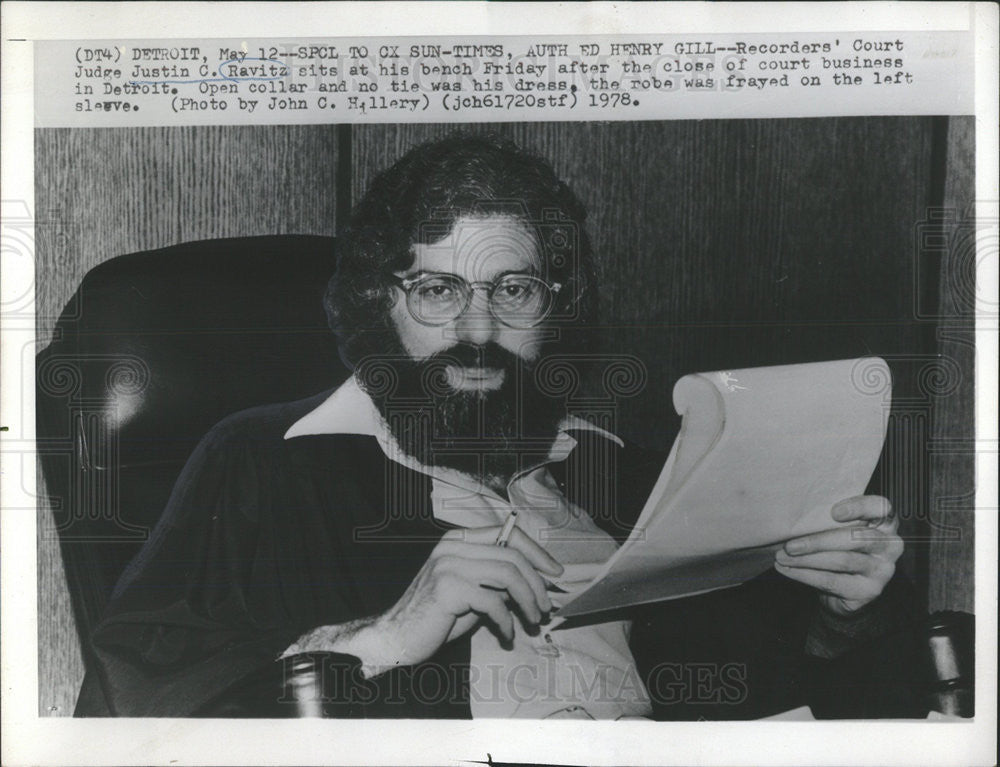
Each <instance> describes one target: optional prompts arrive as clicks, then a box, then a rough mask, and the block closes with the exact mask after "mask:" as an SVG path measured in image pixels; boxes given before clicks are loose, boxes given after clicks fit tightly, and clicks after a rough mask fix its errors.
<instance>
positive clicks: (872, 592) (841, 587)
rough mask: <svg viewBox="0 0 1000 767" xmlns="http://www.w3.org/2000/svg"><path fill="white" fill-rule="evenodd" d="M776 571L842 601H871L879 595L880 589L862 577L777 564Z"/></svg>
mask: <svg viewBox="0 0 1000 767" xmlns="http://www.w3.org/2000/svg"><path fill="white" fill-rule="evenodd" d="M774 567H775V569H776V570H777V571H778V572H779V573H781V574H782V575H784V576H786V577H788V578H791V579H792V580H793V581H799V583H804V584H806V585H807V586H812V587H813V588H815V589H819V590H820V591H822V592H823V593H825V594H831V595H833V596H836V597H841V598H842V599H852V600H870V599H874V598H875V597H877V596H878V595H879V592H880V590H881V589H880V587H879V586H878V584H875V583H873V582H872V580H871V579H869V578H866V577H864V576H862V575H848V574H846V573H832V572H830V571H828V570H813V569H810V568H806V567H786V566H785V565H782V564H778V563H775V565H774Z"/></svg>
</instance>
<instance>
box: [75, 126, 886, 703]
mask: <svg viewBox="0 0 1000 767" xmlns="http://www.w3.org/2000/svg"><path fill="white" fill-rule="evenodd" d="M584 220H585V212H584V210H583V208H582V206H581V204H580V203H579V201H578V200H577V198H576V197H575V196H574V194H573V193H572V192H571V190H570V189H569V188H568V187H567V186H566V185H565V184H564V183H563V182H561V181H560V180H559V179H558V178H557V177H556V175H555V174H554V172H553V171H552V169H551V167H550V166H549V165H548V164H547V163H545V162H544V161H542V160H540V159H538V158H535V157H532V156H530V155H528V154H526V153H524V152H522V151H521V150H519V149H518V148H517V147H515V146H513V145H512V144H510V143H507V142H501V141H497V140H492V139H484V138H469V137H462V136H457V137H452V138H449V139H445V140H443V141H439V142H436V143H432V144H427V145H423V146H421V147H418V148H416V149H414V150H412V151H411V152H410V153H409V154H407V155H406V156H405V157H404V158H402V159H401V160H400V161H399V162H397V163H396V165H394V166H393V167H392V168H390V169H389V170H388V171H386V172H384V173H383V174H382V175H381V176H379V177H378V178H377V179H376V180H375V181H374V183H373V184H372V186H371V188H370V189H369V191H368V193H367V194H366V196H365V197H364V199H363V200H362V201H361V202H360V203H359V205H358V206H357V208H356V209H355V211H354V213H353V215H352V219H351V224H350V228H349V230H348V231H347V232H346V233H345V234H344V235H343V236H342V237H341V240H340V242H339V243H338V248H339V254H338V267H337V272H336V274H335V275H334V277H333V279H332V280H331V282H330V285H329V288H328V291H327V297H326V308H327V313H328V316H329V319H330V324H331V327H332V328H333V330H334V332H336V333H337V334H338V337H339V341H340V348H341V355H342V357H343V359H344V360H345V362H346V363H347V364H348V365H349V366H350V367H351V368H352V370H353V374H352V376H351V378H350V379H348V381H347V382H346V383H345V384H343V385H342V386H340V387H338V388H337V389H336V390H334V391H332V392H324V393H323V394H321V395H319V396H317V397H314V398H312V399H309V400H306V401H301V402H295V403H288V404H282V405H274V406H267V407H262V408H257V409H254V410H251V411H247V412H243V413H239V414H237V415H235V416H232V417H230V418H228V419H226V420H225V421H223V422H222V423H220V424H219V425H218V426H216V427H215V428H214V429H213V430H212V431H211V432H210V433H209V434H208V435H207V436H206V437H205V439H204V440H203V441H202V442H201V444H200V445H199V446H198V448H197V449H196V451H195V453H194V454H193V455H192V457H191V459H190V461H189V462H188V465H187V466H186V468H185V470H184V472H183V473H182V475H181V477H180V479H179V480H178V482H177V485H176V487H175V489H174V492H173V494H172V497H171V500H170V503H169V506H168V508H167V509H166V511H165V513H164V515H163V517H162V519H161V522H160V523H159V525H158V527H157V529H156V531H155V532H154V534H153V535H152V537H151V540H150V541H149V542H148V544H147V546H146V547H145V548H144V550H143V551H142V553H141V554H140V555H139V557H138V558H137V560H136V561H135V562H133V564H132V565H131V566H130V568H129V569H128V570H127V571H126V573H125V575H124V576H123V578H122V580H121V582H120V583H119V585H118V587H117V589H116V593H115V596H114V598H113V600H112V603H111V605H110V608H109V611H108V614H107V616H106V618H105V619H104V621H103V622H102V623H101V624H100V625H99V627H98V628H97V630H96V632H95V634H94V637H93V645H94V648H95V653H96V655H97V657H98V659H99V663H100V674H99V676H100V679H99V681H100V683H101V689H102V691H103V697H104V698H105V699H106V701H107V710H106V711H97V710H94V711H92V712H89V713H110V714H112V715H129V716H138V715H149V716H192V715H195V716H196V715H212V716H220V715H253V714H258V715H260V714H263V715H268V716H274V715H277V714H276V711H277V710H278V709H280V707H281V705H284V706H285V710H287V711H292V710H296V708H295V705H293V704H295V701H296V699H297V698H296V695H295V693H294V691H292V692H289V689H290V687H294V685H293V684H291V682H290V680H289V679H288V678H286V679H285V680H284V681H285V682H286V684H285V685H284V687H283V686H282V685H281V684H274V683H273V682H274V680H273V673H272V672H273V670H274V669H276V668H280V669H283V670H285V671H287V670H288V669H290V668H292V667H293V665H294V663H289V662H288V661H292V662H298V661H297V659H302V658H321V659H322V661H321V663H322V672H323V674H324V675H325V676H324V678H323V680H322V684H321V687H322V695H321V702H322V703H323V712H324V713H325V714H326V715H329V716H370V717H469V716H474V717H480V716H482V717H531V718H587V719H622V718H635V717H652V718H662V719H680V718H695V717H698V716H706V717H715V718H751V717H756V716H761V715H764V714H767V713H774V712H776V711H781V710H784V709H789V708H793V707H794V706H796V705H801V704H803V703H807V702H814V701H816V700H818V699H822V697H823V696H824V695H825V694H826V693H827V691H828V690H829V689H830V687H831V685H835V684H836V682H837V678H836V677H837V673H838V672H837V670H836V664H835V661H834V660H833V659H834V658H836V657H837V656H840V655H843V654H844V653H845V652H846V651H848V650H849V649H851V648H852V647H854V646H856V645H858V644H860V643H863V642H864V641H865V640H868V639H871V638H873V637H876V636H879V635H881V634H884V633H886V632H887V631H889V630H890V629H891V628H892V627H893V625H895V623H894V622H896V621H898V618H899V614H898V611H897V605H896V603H895V601H894V600H893V599H891V598H889V595H888V594H887V595H882V592H883V590H884V589H885V587H886V585H887V584H888V583H889V581H890V579H891V577H892V574H893V569H894V563H895V561H896V559H897V558H898V556H899V555H900V553H901V551H902V542H901V540H900V538H899V536H898V535H897V533H896V522H895V520H894V519H893V518H892V516H891V515H890V514H888V511H887V504H886V502H885V501H884V499H881V498H877V497H873V496H864V497H860V498H854V499H847V500H845V501H844V502H842V503H841V504H838V506H837V507H835V509H834V510H832V514H833V516H834V518H835V519H837V520H838V521H847V520H858V521H859V522H860V521H864V522H868V523H869V525H870V527H871V530H872V534H871V535H866V536H865V537H864V539H863V540H855V539H854V538H853V537H852V536H851V534H850V530H849V529H843V528H841V529H839V530H833V531H830V532H828V533H822V534H819V535H814V536H808V537H806V538H803V539H798V541H795V542H790V543H789V544H788V546H787V547H786V550H785V551H783V552H780V553H779V554H778V558H777V559H778V561H777V565H778V569H777V570H775V571H771V572H770V573H768V574H766V575H765V576H761V578H758V579H756V580H755V581H752V582H751V583H749V584H746V585H744V586H742V587H740V588H737V589H730V590H727V591H725V592H719V593H715V594H708V595H704V596H701V597H695V598H689V599H684V600H677V601H676V602H672V603H668V604H661V605H652V606H646V607H643V608H636V609H631V610H629V611H622V612H621V613H620V614H619V613H615V614H604V615H601V616H597V617H596V618H594V619H592V620H590V621H579V620H578V621H575V622H568V623H566V624H563V625H561V626H559V627H558V628H552V629H551V630H550V629H548V628H547V625H548V621H549V616H550V615H551V613H552V611H553V609H554V607H555V606H557V604H558V603H559V601H560V598H561V597H563V596H565V593H566V592H567V591H572V589H573V588H574V587H575V586H577V585H579V584H580V583H582V582H585V580H586V578H587V577H588V576H589V575H590V574H592V573H593V572H594V569H595V568H596V567H598V566H599V565H600V563H601V562H603V561H604V560H606V559H607V558H608V557H609V556H610V555H611V554H612V553H613V552H614V550H615V549H616V547H617V545H618V543H619V542H620V541H621V540H622V539H623V538H624V537H625V536H626V535H627V534H628V531H629V529H630V526H631V525H632V524H633V523H634V521H635V519H636V517H637V516H638V513H639V511H640V510H641V506H642V503H643V501H644V500H645V497H646V495H647V494H648V492H649V490H650V489H651V487H652V485H653V482H654V481H655V479H656V477H657V475H658V474H659V471H660V469H661V468H662V466H663V458H664V457H663V456H659V455H656V454H652V453H649V452H647V451H643V450H639V449H637V448H635V447H631V446H628V445H626V444H625V443H624V442H622V440H620V439H619V438H618V437H617V436H615V435H613V434H611V433H609V432H607V431H604V430H602V429H600V428H598V427H596V426H594V425H592V424H591V423H589V422H587V421H585V420H583V419H580V418H572V417H569V416H567V414H566V412H565V405H564V403H563V402H562V401H561V400H559V399H558V398H557V397H555V396H553V394H552V393H551V392H547V391H546V390H545V387H544V386H543V385H542V384H540V383H539V379H540V377H539V376H537V375H536V372H537V371H538V369H539V365H540V364H541V363H542V362H543V361H544V360H545V359H546V358H547V357H550V356H551V355H553V354H555V353H559V354H567V353H569V352H573V353H574V354H576V355H577V356H579V355H580V354H583V353H585V352H588V351H590V346H589V341H588V340H587V338H588V336H587V334H586V332H585V331H586V329H587V328H588V327H590V326H592V323H593V321H594V311H595V299H596V296H597V294H598V285H597V283H596V281H595V278H594V274H593V269H592V266H591V248H590V243H589V239H588V237H587V234H586V231H585V228H584ZM290 372H292V374H294V371H290ZM667 426H668V425H665V428H666V427H667ZM609 480H610V486H612V487H614V489H615V491H614V492H613V493H611V494H610V495H609V494H608V493H606V492H603V491H602V490H601V488H606V487H608V486H609ZM498 543H501V544H504V545H497V544H498ZM779 573H780V574H779ZM811 587H817V588H819V589H820V593H819V595H817V593H816V591H815V590H814V589H813V588H811ZM280 659H286V662H281V660H280ZM269 674H271V676H269ZM262 679H265V680H268V679H269V680H270V681H268V682H266V683H262V682H261V680H262ZM299 702H300V703H301V701H299ZM81 713H85V714H86V713H88V712H87V711H85V710H84V711H82V712H81Z"/></svg>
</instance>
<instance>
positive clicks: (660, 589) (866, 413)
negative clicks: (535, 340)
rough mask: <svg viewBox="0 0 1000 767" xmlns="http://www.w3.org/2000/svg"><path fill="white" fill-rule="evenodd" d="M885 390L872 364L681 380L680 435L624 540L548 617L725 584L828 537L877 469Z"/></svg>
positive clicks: (877, 364)
mask: <svg viewBox="0 0 1000 767" xmlns="http://www.w3.org/2000/svg"><path fill="white" fill-rule="evenodd" d="M890 380H891V378H890V373H889V368H888V366H887V365H886V363H885V361H884V360H882V359H879V358H863V359H856V360H840V361H836V362H819V363H810V364H804V365H781V366H778V367H764V368H749V369H745V370H733V371H717V372H713V373H697V374H694V375H689V376H685V377H684V378H682V379H681V380H680V381H678V382H677V385H676V386H675V387H674V407H675V408H676V410H677V412H678V414H680V415H681V416H683V419H684V421H683V425H682V427H681V433H680V435H679V436H678V438H677V441H676V442H675V443H674V447H673V450H672V451H671V453H670V457H669V458H668V459H667V463H666V465H665V466H664V469H663V472H662V473H661V475H660V478H659V480H657V483H656V485H655V487H654V488H653V492H652V494H651V495H650V498H649V500H648V501H647V502H646V506H645V508H644V509H643V512H642V514H641V515H640V517H639V520H638V522H637V523H636V526H635V528H634V529H633V531H632V534H631V535H630V536H629V539H628V540H627V541H626V542H625V543H624V544H623V545H622V547H621V548H620V549H619V550H618V552H617V553H616V554H615V555H614V556H613V557H612V558H611V559H610V560H608V562H607V563H606V565H605V567H604V569H603V571H602V572H601V573H600V574H599V575H598V576H597V578H595V580H594V582H593V583H592V584H591V585H590V586H589V587H588V588H586V589H584V590H583V591H582V592H580V593H579V594H578V595H577V596H576V598H575V599H573V600H572V601H571V602H570V603H569V604H567V605H566V606H565V607H563V609H562V610H560V613H559V614H560V616H561V617H564V618H568V617H573V616H579V615H583V614H586V613H592V612H597V611H602V610H608V609H613V608H617V607H624V606H626V605H634V604H643V603H646V602H655V601H659V600H662V599H668V598H676V597H681V596H688V595H691V594H697V593H702V592H705V591H712V590H714V589H719V588H725V587H727V586H735V585H738V584H740V583H743V582H744V581H746V580H748V579H750V578H753V577H755V576H756V575H759V574H760V573H762V572H764V571H765V570H767V568H768V567H770V566H771V565H772V564H773V562H774V552H775V551H777V550H778V549H779V548H780V547H781V546H782V544H784V542H785V541H787V540H789V539H791V538H797V537H799V536H801V535H807V534H809V533H814V532H819V531H821V530H826V529H830V528H832V527H835V526H836V525H837V524H838V523H836V522H835V521H834V520H833V518H832V516H831V514H830V512H831V509H832V508H833V506H834V504H836V503H837V502H838V501H841V500H844V499H846V498H850V497H852V496H855V495H860V494H861V493H862V492H863V491H864V489H865V486H866V485H867V484H868V481H869V479H870V478H871V474H872V471H873V470H874V468H875V464H876V462H877V461H878V457H879V453H880V452H881V450H882V442H883V441H884V439H885V430H886V425H887V422H888V417H889V405H890V400H891V396H890V394H889V389H888V387H889V382H890ZM872 382H876V385H874V386H873V385H872Z"/></svg>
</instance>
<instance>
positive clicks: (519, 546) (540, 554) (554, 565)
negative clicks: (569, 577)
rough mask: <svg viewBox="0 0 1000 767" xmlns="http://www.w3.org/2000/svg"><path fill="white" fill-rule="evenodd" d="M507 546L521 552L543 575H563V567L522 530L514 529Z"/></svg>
mask: <svg viewBox="0 0 1000 767" xmlns="http://www.w3.org/2000/svg"><path fill="white" fill-rule="evenodd" d="M507 545H508V547H509V548H512V549H516V550H517V551H520V552H521V554H523V555H524V558H525V559H527V560H528V561H529V562H531V564H532V565H533V566H534V567H535V568H536V569H538V570H541V571H542V572H543V573H547V574H548V575H562V573H563V569H564V568H563V566H562V565H561V564H559V562H557V561H556V559H555V558H554V557H553V556H552V555H551V554H549V552H547V551H546V550H545V549H544V548H542V546H541V545H540V544H539V543H538V542H537V541H535V540H534V539H533V538H532V537H531V536H530V535H528V534H527V533H526V532H524V531H523V530H521V529H520V528H517V527H515V528H514V532H513V534H512V535H511V536H510V541H509V543H508V544H507Z"/></svg>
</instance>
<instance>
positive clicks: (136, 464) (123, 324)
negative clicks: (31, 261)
mask: <svg viewBox="0 0 1000 767" xmlns="http://www.w3.org/2000/svg"><path fill="white" fill-rule="evenodd" d="M334 245H335V241H334V239H333V238H329V237H315V236H299V235H284V236H271V237H254V238H244V239H229V240H211V241H203V242H194V243H186V244H182V245H176V246H173V247H169V248H163V249H161V250H155V251H148V252H143V253H134V254H131V255H127V256H120V257H118V258H114V259H112V260H109V261H107V262H105V263H103V264H101V265H100V266H98V267H96V268H94V269H92V270H91V271H90V272H89V273H88V274H87V275H86V277H85V278H84V280H83V281H82V283H81V285H80V287H79V289H78V290H77V292H76V294H75V295H74V296H73V298H72V299H71V301H70V302H69V304H68V305H67V306H66V308H65V309H64V311H63V313H62V315H61V317H60V319H59V321H58V323H57V325H56V329H55V335H54V341H53V342H52V343H51V344H50V345H49V346H48V347H47V348H46V349H45V350H44V351H42V352H41V353H40V354H39V355H38V357H37V359H36V365H37V367H36V373H37V377H36V380H37V408H36V412H37V432H38V446H39V453H40V456H41V459H40V460H41V465H42V470H43V473H44V477H45V484H46V488H47V492H48V495H49V499H50V502H51V505H52V507H53V514H54V519H55V528H56V532H57V534H58V536H59V540H60V545H61V548H62V553H63V560H64V563H65V566H66V573H67V580H68V582H69V587H70V591H71V595H72V600H73V606H74V612H75V616H76V619H77V627H78V629H79V631H80V633H81V635H82V636H81V638H82V639H83V645H84V652H85V656H86V654H87V652H88V650H87V641H86V637H87V636H89V633H90V629H91V627H92V626H93V625H94V623H95V621H96V620H97V619H98V618H99V616H100V614H101V612H102V611H103V609H104V607H105V604H106V602H107V600H108V597H109V596H110V594H111V592H112V590H113V588H114V585H115V582H116V581H117V579H118V577H119V575H120V574H121V572H122V571H123V570H124V568H125V566H126V565H127V564H128V562H129V561H130V560H131V559H132V557H133V556H134V555H135V554H136V553H137V552H138V550H139V548H140V547H141V546H142V544H143V542H144V541H145V540H146V538H147V537H148V534H149V531H150V530H151V529H152V527H153V526H154V525H155V523H156V520H157V519H158V517H159V515H160V513H161V511H162V510H163V508H164V506H165V504H166V501H167V498H168V496H169V493H170V490H171V488H172V486H173V484H174V481H175V480H176V478H177V476H178V474H179V473H180V470H181V468H182V467H183V465H184V462H185V461H186V460H187V458H188V456H189V454H190V453H191V450H192V449H193V448H194V446H195V445H196V444H197V442H198V440H199V439H200V438H201V436H202V435H203V434H204V433H205V432H207V431H208V430H209V429H210V428H211V426H212V425H213V424H214V423H216V422H217V421H219V420H220V419H221V418H223V417H224V416H226V415H228V414H229V413H233V412H236V411H238V410H242V409H244V408H247V407H251V406H254V405H261V404H266V403H270V402H280V401H288V400H294V399H299V398H302V397H306V396H309V395H312V394H316V393H317V392H320V391H322V390H324V389H328V388H330V387H333V386H335V385H337V384H338V383H339V382H340V381H342V380H344V379H345V378H346V377H347V374H348V373H347V370H346V368H344V366H343V365H342V363H341V362H340V360H339V357H338V355H337V350H336V342H335V341H336V339H335V338H334V336H333V334H332V333H331V332H330V330H329V329H328V328H327V325H326V318H325V315H324V312H323V306H322V295H323V291H324V289H325V287H326V283H327V280H328V279H329V277H330V275H331V274H332V273H333V270H334V266H335V255H334Z"/></svg>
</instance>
